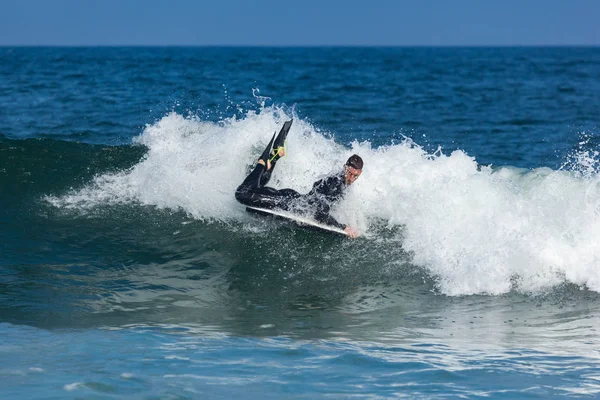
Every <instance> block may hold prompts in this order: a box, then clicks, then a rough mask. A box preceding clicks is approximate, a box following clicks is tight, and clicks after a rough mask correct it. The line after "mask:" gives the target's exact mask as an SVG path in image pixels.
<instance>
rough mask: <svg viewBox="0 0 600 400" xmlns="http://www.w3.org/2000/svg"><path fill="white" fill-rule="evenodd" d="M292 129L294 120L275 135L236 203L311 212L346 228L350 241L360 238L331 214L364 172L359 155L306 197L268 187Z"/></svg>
mask: <svg viewBox="0 0 600 400" xmlns="http://www.w3.org/2000/svg"><path fill="white" fill-rule="evenodd" d="M291 126H292V120H290V121H287V122H286V123H285V124H284V125H283V127H282V128H281V131H280V132H279V134H278V135H277V137H276V136H275V135H273V138H272V139H271V141H270V142H269V144H268V145H267V148H266V149H265V151H264V152H263V154H262V155H261V156H260V158H259V159H258V161H257V163H256V166H255V167H254V169H253V170H252V172H250V174H249V175H248V176H247V177H246V179H244V181H243V182H242V184H241V185H240V186H238V188H237V189H236V191H235V198H236V200H237V201H239V202H240V203H242V204H244V205H246V206H250V207H258V208H267V209H279V210H285V211H296V212H297V211H299V210H302V211H306V210H310V212H311V213H312V214H313V216H314V218H315V219H316V220H317V221H319V222H322V223H324V224H327V225H330V226H335V227H337V228H340V229H343V230H344V231H345V232H346V233H347V234H348V236H350V237H351V238H356V237H358V231H357V230H356V229H354V228H352V227H351V226H349V225H344V224H341V223H339V222H338V221H336V220H335V219H334V218H333V217H332V216H331V215H330V214H329V211H330V209H331V207H332V205H334V204H335V203H337V202H338V201H340V199H341V198H342V197H343V196H344V194H345V190H346V189H347V187H348V186H350V185H351V184H352V183H354V181H355V180H356V179H358V177H359V176H360V174H361V173H362V168H363V160H362V158H360V156H358V155H356V154H354V155H352V156H351V157H350V158H348V160H347V161H346V163H345V164H344V165H343V170H342V171H340V172H338V173H335V174H332V175H330V176H328V177H326V178H324V179H320V180H318V181H317V182H315V183H314V184H313V187H312V189H311V191H310V192H308V193H307V194H300V193H298V192H297V191H295V190H293V189H274V188H272V187H268V186H266V185H267V184H268V183H269V180H270V179H271V174H272V173H273V170H274V168H275V164H276V163H277V161H278V160H279V159H280V158H281V157H283V156H284V155H285V150H284V147H283V145H284V142H285V138H286V137H287V134H288V132H289V130H290V127H291Z"/></svg>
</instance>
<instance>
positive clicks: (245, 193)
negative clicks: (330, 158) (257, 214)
mask: <svg viewBox="0 0 600 400" xmlns="http://www.w3.org/2000/svg"><path fill="white" fill-rule="evenodd" d="M264 172H265V166H264V165H262V164H256V167H254V170H253V171H252V172H251V173H250V175H248V176H247V177H246V179H244V182H242V184H241V185H240V186H238V188H237V190H236V191H235V198H236V200H237V201H239V202H240V203H242V204H245V205H247V206H253V207H262V208H269V209H271V208H279V209H283V210H286V209H288V208H289V206H290V204H291V202H293V201H294V200H295V199H298V198H299V197H301V195H300V193H298V192H296V191H295V190H293V189H280V190H277V189H273V188H270V187H262V186H261V185H260V184H261V181H262V179H263V174H264Z"/></svg>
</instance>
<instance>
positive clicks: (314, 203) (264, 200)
mask: <svg viewBox="0 0 600 400" xmlns="http://www.w3.org/2000/svg"><path fill="white" fill-rule="evenodd" d="M271 172H272V170H271V171H265V167H264V165H261V164H257V165H256V167H255V168H254V170H253V171H252V172H251V173H250V175H248V177H246V179H245V180H244V182H242V184H241V185H240V186H239V187H238V188H237V190H236V191H235V198H236V200H237V201H239V202H240V203H242V204H245V205H247V206H251V207H260V208H268V209H274V208H278V209H281V210H286V211H290V210H292V211H298V210H303V211H306V210H308V211H310V212H311V213H313V215H314V217H315V219H316V220H317V221H319V222H322V223H325V224H327V225H330V226H335V227H338V228H340V229H344V228H345V227H346V225H344V224H340V223H339V222H337V221H336V220H335V219H334V218H333V217H332V216H331V215H329V210H330V209H331V206H332V205H333V203H335V202H337V201H339V200H340V199H341V198H342V196H343V194H344V189H345V188H346V184H345V182H344V173H343V172H341V173H339V174H336V175H331V176H328V177H327V178H324V179H321V180H318V181H317V182H315V183H314V185H313V188H312V189H311V191H310V192H309V193H308V194H304V195H303V194H300V193H298V192H297V191H295V190H293V189H279V190H277V189H273V188H271V187H266V186H265V185H266V184H267V183H268V182H269V179H270V178H271Z"/></svg>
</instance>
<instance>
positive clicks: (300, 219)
mask: <svg viewBox="0 0 600 400" xmlns="http://www.w3.org/2000/svg"><path fill="white" fill-rule="evenodd" d="M246 211H248V212H251V213H254V214H259V215H265V216H273V217H277V218H281V219H285V220H288V221H292V222H294V223H296V224H297V225H300V226H304V227H308V228H312V229H317V230H320V231H323V232H328V233H335V234H338V235H344V236H348V234H347V233H346V232H345V231H344V230H343V229H340V228H337V227H335V226H330V225H326V224H323V223H321V222H319V221H316V220H314V219H312V218H310V217H307V216H303V215H298V214H294V213H291V212H288V211H283V210H270V209H268V208H260V207H251V206H246Z"/></svg>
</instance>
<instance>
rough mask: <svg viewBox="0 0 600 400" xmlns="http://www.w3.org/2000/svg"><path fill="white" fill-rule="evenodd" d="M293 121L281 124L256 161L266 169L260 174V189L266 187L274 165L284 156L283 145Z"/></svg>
mask: <svg viewBox="0 0 600 400" xmlns="http://www.w3.org/2000/svg"><path fill="white" fill-rule="evenodd" d="M293 121H294V120H289V121H286V122H285V123H284V124H283V127H282V128H281V130H280V131H279V134H278V135H277V137H275V138H274V139H272V140H271V143H269V145H268V146H267V148H266V149H265V152H263V155H262V156H261V158H260V159H259V160H258V162H259V163H261V164H264V165H265V167H266V170H265V172H264V173H263V174H262V176H261V179H260V184H259V185H260V187H263V186H267V184H268V183H269V180H271V174H272V173H273V170H274V169H275V164H277V161H278V160H279V159H280V158H281V157H283V156H285V149H284V147H283V145H284V144H285V139H286V138H287V135H288V132H289V131H290V128H291V126H292V122H293ZM265 153H268V158H267V159H264V157H265Z"/></svg>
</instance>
